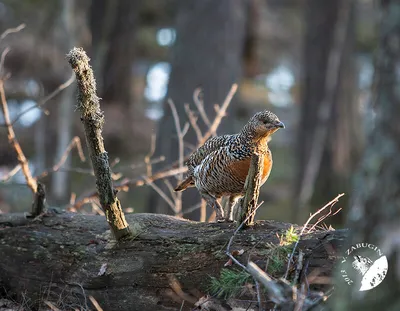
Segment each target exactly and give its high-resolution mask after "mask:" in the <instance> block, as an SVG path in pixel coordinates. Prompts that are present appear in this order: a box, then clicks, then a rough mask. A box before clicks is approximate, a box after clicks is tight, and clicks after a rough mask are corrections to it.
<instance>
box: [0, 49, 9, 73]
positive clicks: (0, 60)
mask: <svg viewBox="0 0 400 311" xmlns="http://www.w3.org/2000/svg"><path fill="white" fill-rule="evenodd" d="M9 52H10V48H9V47H6V48H5V49H4V51H3V53H1V58H0V73H1V74H3V68H4V62H5V60H6V56H7V54H8V53H9Z"/></svg>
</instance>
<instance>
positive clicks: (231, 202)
mask: <svg viewBox="0 0 400 311" xmlns="http://www.w3.org/2000/svg"><path fill="white" fill-rule="evenodd" d="M238 199H239V197H238V196H235V195H231V196H230V197H229V202H228V204H227V207H226V213H225V220H226V221H233V208H234V207H235V205H236V202H237V200H238Z"/></svg>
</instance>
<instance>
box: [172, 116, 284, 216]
mask: <svg viewBox="0 0 400 311" xmlns="http://www.w3.org/2000/svg"><path fill="white" fill-rule="evenodd" d="M282 127H284V125H283V123H282V122H280V121H279V119H278V117H277V116H276V115H274V114H273V113H271V112H269V111H263V112H259V113H257V114H255V115H254V116H253V117H252V118H251V119H250V120H249V122H248V123H247V124H246V125H245V126H244V128H243V129H242V130H241V131H240V133H238V134H234V135H223V136H218V137H214V138H211V139H209V140H208V141H207V142H206V143H205V144H204V145H203V146H201V147H200V148H198V149H197V150H196V151H195V152H194V153H193V154H192V155H191V156H190V157H189V159H188V160H187V161H186V165H187V166H188V173H187V176H186V179H185V180H184V181H183V182H182V183H181V184H180V185H178V187H177V188H176V189H175V190H176V191H182V190H185V189H186V188H187V187H191V186H195V187H196V188H197V189H198V190H199V192H200V194H201V195H202V197H203V198H204V199H206V201H207V202H208V204H210V205H213V206H215V207H216V211H217V219H218V220H221V219H223V211H222V208H221V206H220V205H219V203H218V202H217V199H218V198H220V197H221V196H229V197H230V204H231V206H230V209H228V210H231V209H232V205H233V204H235V202H236V199H237V198H239V197H241V196H243V194H244V183H245V181H246V176H247V173H248V170H249V166H250V159H251V156H252V155H253V154H254V152H256V151H257V153H259V154H263V155H265V157H264V158H265V160H264V171H263V174H262V177H263V181H262V183H264V182H265V181H266V180H267V178H268V176H269V173H270V171H271V167H272V155H271V151H270V150H269V148H268V144H267V143H268V141H269V140H270V135H271V134H273V133H274V132H275V131H277V130H278V129H279V128H282ZM228 214H230V212H228ZM226 216H227V218H228V217H230V215H226Z"/></svg>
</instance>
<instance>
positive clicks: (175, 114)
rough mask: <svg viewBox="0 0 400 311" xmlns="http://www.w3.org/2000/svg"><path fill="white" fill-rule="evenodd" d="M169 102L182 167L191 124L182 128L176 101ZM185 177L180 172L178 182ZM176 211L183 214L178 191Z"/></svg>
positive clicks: (179, 161) (180, 195)
mask: <svg viewBox="0 0 400 311" xmlns="http://www.w3.org/2000/svg"><path fill="white" fill-rule="evenodd" d="M168 104H169V106H170V108H171V111H172V116H173V117H174V122H175V129H176V133H177V135H178V155H179V159H178V168H179V169H182V168H183V167H184V163H183V161H184V154H183V152H184V147H185V146H184V142H183V138H184V137H185V134H186V133H187V131H188V129H189V124H188V123H186V124H185V125H184V127H183V129H182V128H181V124H180V120H179V116H178V112H177V111H176V107H175V104H174V102H173V101H172V100H171V99H168ZM182 179H183V174H182V173H179V174H178V183H179V182H181V181H182ZM175 213H176V214H181V213H182V193H181V192H178V193H177V194H176V197H175Z"/></svg>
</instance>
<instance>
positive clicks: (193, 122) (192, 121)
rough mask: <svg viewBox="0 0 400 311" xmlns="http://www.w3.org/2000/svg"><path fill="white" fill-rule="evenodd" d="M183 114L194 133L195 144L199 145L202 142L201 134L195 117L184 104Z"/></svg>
mask: <svg viewBox="0 0 400 311" xmlns="http://www.w3.org/2000/svg"><path fill="white" fill-rule="evenodd" d="M185 112H186V115H187V117H188V119H189V122H190V125H191V126H192V128H193V130H194V132H195V133H196V137H197V142H198V143H200V142H201V141H202V140H203V134H202V133H201V130H200V128H199V126H198V124H197V117H196V116H195V115H194V112H193V111H192V110H191V109H190V107H189V105H188V104H185Z"/></svg>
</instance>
